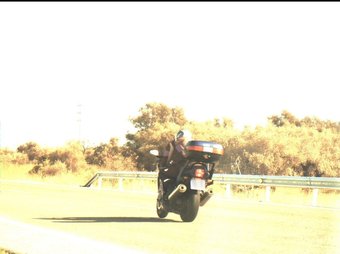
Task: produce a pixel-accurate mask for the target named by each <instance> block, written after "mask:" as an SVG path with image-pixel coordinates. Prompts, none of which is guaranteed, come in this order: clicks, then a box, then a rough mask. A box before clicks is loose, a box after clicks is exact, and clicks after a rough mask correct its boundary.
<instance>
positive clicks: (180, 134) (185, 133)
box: [175, 130, 191, 141]
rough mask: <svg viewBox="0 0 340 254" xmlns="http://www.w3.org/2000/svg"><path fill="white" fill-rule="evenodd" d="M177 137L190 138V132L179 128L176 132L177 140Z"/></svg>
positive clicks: (177, 138) (188, 139) (187, 139)
mask: <svg viewBox="0 0 340 254" xmlns="http://www.w3.org/2000/svg"><path fill="white" fill-rule="evenodd" d="M179 139H185V140H186V141H190V140H191V132H190V131H188V130H180V131H179V132H177V134H176V138H175V140H176V141H178V140H179Z"/></svg>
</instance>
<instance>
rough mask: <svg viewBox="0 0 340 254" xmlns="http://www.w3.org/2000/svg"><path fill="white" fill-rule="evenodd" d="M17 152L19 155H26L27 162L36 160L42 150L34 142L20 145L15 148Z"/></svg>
mask: <svg viewBox="0 0 340 254" xmlns="http://www.w3.org/2000/svg"><path fill="white" fill-rule="evenodd" d="M17 151H18V152H19V153H24V154H27V157H28V160H29V161H34V160H38V159H39V157H40V156H41V153H42V149H41V148H40V146H39V145H38V144H37V143H35V142H28V143H26V144H23V145H20V146H19V147H18V148H17Z"/></svg>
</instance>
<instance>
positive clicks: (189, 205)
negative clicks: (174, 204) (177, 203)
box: [180, 190, 200, 222]
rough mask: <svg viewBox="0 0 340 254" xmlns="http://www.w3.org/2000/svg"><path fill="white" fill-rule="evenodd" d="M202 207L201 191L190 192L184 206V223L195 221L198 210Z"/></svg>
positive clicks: (181, 213) (182, 214)
mask: <svg viewBox="0 0 340 254" xmlns="http://www.w3.org/2000/svg"><path fill="white" fill-rule="evenodd" d="M199 207H200V193H199V191H196V190H195V191H190V192H189V193H188V194H187V197H186V200H185V202H184V204H183V207H182V210H181V212H180V216H181V219H182V221H184V222H192V221H194V220H195V218H196V216H197V213H198V209H199Z"/></svg>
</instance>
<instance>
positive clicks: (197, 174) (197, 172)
mask: <svg viewBox="0 0 340 254" xmlns="http://www.w3.org/2000/svg"><path fill="white" fill-rule="evenodd" d="M204 175H205V170H204V169H203V168H197V169H196V170H195V177H197V178H204Z"/></svg>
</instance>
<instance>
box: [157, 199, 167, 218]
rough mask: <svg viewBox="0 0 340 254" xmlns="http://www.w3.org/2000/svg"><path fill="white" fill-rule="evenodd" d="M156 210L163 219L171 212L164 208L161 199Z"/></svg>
mask: <svg viewBox="0 0 340 254" xmlns="http://www.w3.org/2000/svg"><path fill="white" fill-rule="evenodd" d="M156 210H157V215H158V217H159V218H161V219H163V218H165V217H166V216H168V213H169V212H168V211H167V210H166V209H165V208H164V206H163V204H162V201H161V200H157V205H156Z"/></svg>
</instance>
